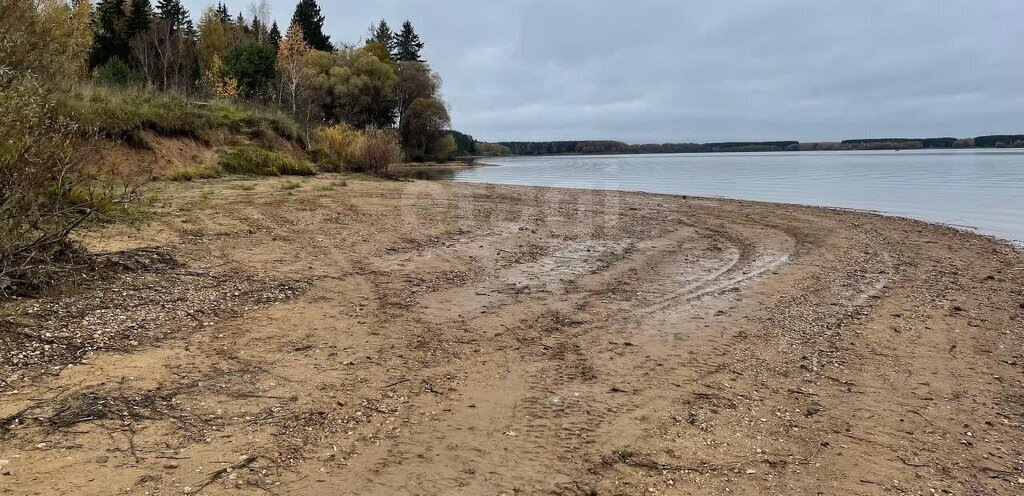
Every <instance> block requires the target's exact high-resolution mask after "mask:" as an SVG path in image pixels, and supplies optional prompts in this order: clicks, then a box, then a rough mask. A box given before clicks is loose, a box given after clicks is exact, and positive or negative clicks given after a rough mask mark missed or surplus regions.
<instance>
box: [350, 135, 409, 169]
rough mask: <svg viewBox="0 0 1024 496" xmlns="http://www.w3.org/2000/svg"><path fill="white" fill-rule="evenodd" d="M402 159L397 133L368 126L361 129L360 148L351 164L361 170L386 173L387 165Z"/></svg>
mask: <svg viewBox="0 0 1024 496" xmlns="http://www.w3.org/2000/svg"><path fill="white" fill-rule="evenodd" d="M401 159H402V147H401V146H399V144H398V135H397V134H395V132H394V131H391V130H389V129H376V128H368V129H366V130H364V131H363V143H362V147H361V150H359V153H358V154H357V155H356V156H355V157H354V159H353V160H354V161H353V163H352V165H354V166H356V167H357V168H358V170H360V171H362V172H369V173H371V174H376V175H378V176H383V175H387V172H388V166H389V165H391V164H393V163H395V162H398V161H399V160H401Z"/></svg>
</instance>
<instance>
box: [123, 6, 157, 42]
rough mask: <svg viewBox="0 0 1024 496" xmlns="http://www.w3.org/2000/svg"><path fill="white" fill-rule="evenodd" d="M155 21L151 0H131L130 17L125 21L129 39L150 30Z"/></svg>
mask: <svg viewBox="0 0 1024 496" xmlns="http://www.w3.org/2000/svg"><path fill="white" fill-rule="evenodd" d="M152 22H153V5H152V4H151V3H150V1H149V0H131V4H130V7H129V12H128V19H127V20H126V21H125V34H126V35H127V37H128V39H129V40H130V39H131V38H133V37H135V36H138V35H141V34H144V33H145V32H146V31H149V26H150V24H152Z"/></svg>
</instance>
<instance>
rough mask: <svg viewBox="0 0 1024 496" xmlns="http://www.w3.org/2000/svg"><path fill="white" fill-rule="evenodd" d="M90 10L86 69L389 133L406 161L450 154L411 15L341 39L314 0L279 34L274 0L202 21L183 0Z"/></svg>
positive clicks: (437, 85) (442, 109)
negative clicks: (352, 39)
mask: <svg viewBox="0 0 1024 496" xmlns="http://www.w3.org/2000/svg"><path fill="white" fill-rule="evenodd" d="M85 1H86V0H79V2H85ZM91 18H92V21H91V27H92V31H93V36H92V39H93V42H92V47H91V50H90V53H89V56H88V60H87V69H88V70H89V71H90V72H91V73H92V74H94V75H95V79H96V81H98V82H99V83H101V84H105V85H111V86H145V87H149V88H155V89H157V90H159V91H167V92H175V93H179V94H184V95H188V96H194V97H200V98H214V99H223V100H234V101H241V102H245V103H249V104H253V105H258V106H263V107H270V108H277V109H281V110H282V111H284V112H287V113H288V114H290V115H291V116H292V117H293V118H294V119H295V120H296V121H298V122H300V123H303V124H304V125H305V126H306V128H307V130H308V131H312V130H314V129H315V128H318V127H320V126H329V125H347V126H351V127H353V128H355V129H367V128H377V129H393V130H394V131H395V132H396V134H397V136H398V137H399V139H400V140H401V143H402V146H403V148H404V151H405V153H406V155H407V156H408V158H410V159H411V160H425V159H447V158H450V157H451V156H452V155H453V154H454V153H455V150H456V147H455V144H454V138H453V137H452V136H451V135H450V134H449V133H448V132H447V129H448V128H449V127H450V125H451V124H450V117H449V113H448V107H447V105H446V104H445V102H444V101H443V100H442V99H441V97H440V89H441V78H440V76H439V75H438V74H437V73H436V72H434V71H433V70H432V69H431V68H430V66H429V64H428V63H427V62H426V61H425V60H424V58H423V50H424V47H425V44H424V42H423V41H422V40H421V39H420V37H419V35H418V34H417V33H416V30H415V28H414V27H413V25H412V23H411V22H410V21H408V20H407V21H405V22H404V23H402V26H401V28H400V29H399V30H397V31H393V30H392V29H391V27H390V26H389V24H388V23H387V22H386V21H385V20H383V19H382V20H380V21H379V22H377V23H375V24H374V25H372V26H371V27H370V29H369V32H368V33H367V35H366V38H365V41H364V42H362V43H361V44H346V43H335V42H334V41H332V40H331V36H330V35H328V34H327V33H325V32H324V22H325V17H324V15H323V13H322V12H321V9H320V6H319V5H318V4H317V1H316V0H299V1H298V3H297V4H296V6H295V10H294V14H293V15H292V18H291V21H290V23H288V24H287V25H285V29H284V30H283V31H282V28H281V25H279V24H278V22H277V20H275V19H272V18H271V16H270V7H269V4H268V3H267V0H258V1H257V2H256V3H253V4H251V5H249V6H248V8H247V9H246V11H245V12H238V13H237V14H232V13H231V12H230V11H229V10H228V7H227V6H226V5H225V4H223V3H218V4H217V5H214V6H210V7H207V8H206V9H204V10H203V11H202V12H201V13H200V15H199V17H198V20H197V21H195V22H193V20H192V18H191V16H190V13H189V12H188V10H187V9H185V7H184V6H183V5H182V4H181V1H180V0H157V3H156V5H153V4H152V3H151V2H150V0H99V1H98V3H97V4H96V7H95V9H94V11H93V12H92V15H91ZM360 45H361V46H360Z"/></svg>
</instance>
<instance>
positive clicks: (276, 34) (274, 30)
mask: <svg viewBox="0 0 1024 496" xmlns="http://www.w3.org/2000/svg"><path fill="white" fill-rule="evenodd" d="M281 39H282V37H281V28H279V27H277V21H274V23H273V24H272V25H271V26H270V32H269V33H267V43H269V44H270V46H272V47H274V50H277V49H278V47H280V46H281Z"/></svg>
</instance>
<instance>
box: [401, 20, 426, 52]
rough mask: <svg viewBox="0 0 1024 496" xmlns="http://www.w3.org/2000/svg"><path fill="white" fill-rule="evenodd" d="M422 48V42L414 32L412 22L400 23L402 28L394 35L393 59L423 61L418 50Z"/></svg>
mask: <svg viewBox="0 0 1024 496" xmlns="http://www.w3.org/2000/svg"><path fill="white" fill-rule="evenodd" d="M422 50H423V42H422V41H420V36H419V35H418V34H416V30H415V29H413V27H412V23H411V22H409V21H405V22H404V23H402V30H401V31H399V32H398V34H396V35H395V59H396V60H399V61H402V62H423V59H422V58H420V52H421V51H422Z"/></svg>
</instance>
